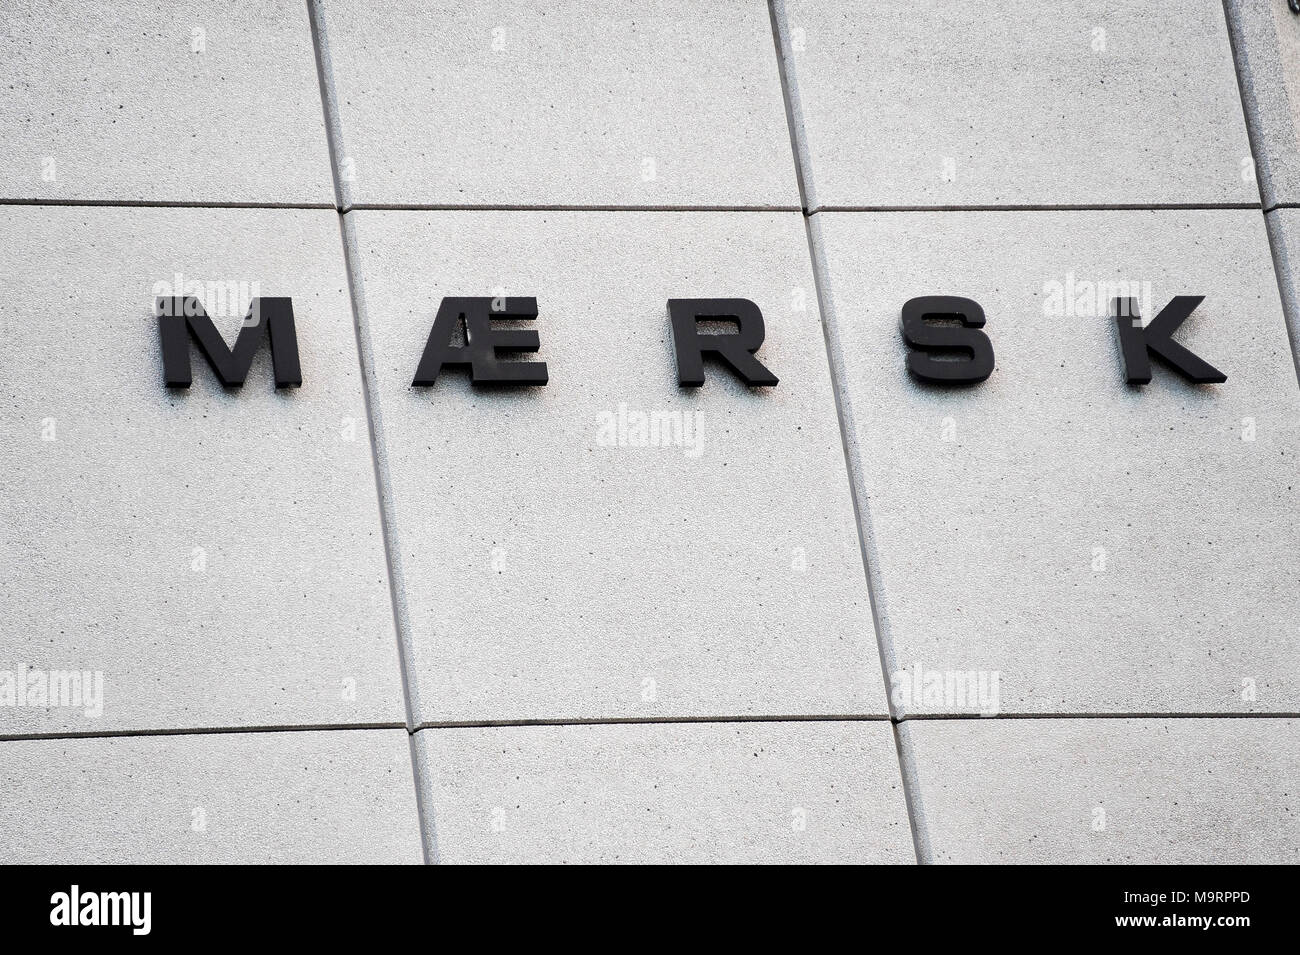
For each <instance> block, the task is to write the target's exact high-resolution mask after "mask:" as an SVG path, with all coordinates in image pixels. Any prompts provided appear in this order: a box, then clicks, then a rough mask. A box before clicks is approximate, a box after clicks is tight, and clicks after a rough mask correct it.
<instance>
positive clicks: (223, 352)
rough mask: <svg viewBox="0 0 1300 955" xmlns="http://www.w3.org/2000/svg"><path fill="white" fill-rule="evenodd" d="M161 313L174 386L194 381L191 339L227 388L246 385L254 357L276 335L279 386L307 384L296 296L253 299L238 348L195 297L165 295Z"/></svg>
mask: <svg viewBox="0 0 1300 955" xmlns="http://www.w3.org/2000/svg"><path fill="white" fill-rule="evenodd" d="M157 314H158V331H159V334H160V336H161V338H162V353H163V377H164V378H165V380H166V382H167V387H168V388H188V387H189V386H190V384H191V383H192V381H193V377H192V374H191V371H190V345H189V340H190V338H191V337H192V338H193V339H194V342H195V344H197V345H198V346H199V351H200V352H202V353H203V357H204V358H206V359H207V360H208V364H209V365H211V366H212V371H213V373H214V374H216V376H217V378H218V379H220V381H221V383H222V384H223V385H225V386H226V387H227V388H237V387H239V386H240V385H242V384H243V383H244V379H245V378H247V377H248V369H249V368H251V367H252V366H253V355H254V354H255V353H256V352H257V349H258V346H260V345H261V344H262V339H263V338H270V339H271V367H272V369H274V371H275V387H277V388H286V387H288V386H290V385H293V386H298V385H301V384H302V368H301V367H300V366H299V364H298V333H297V330H296V329H295V328H294V324H293V299H291V298H255V299H253V300H252V302H251V303H249V307H248V316H247V317H246V318H245V319H244V324H243V327H241V328H240V329H239V335H238V336H237V337H236V338H235V347H234V348H233V349H230V348H227V347H226V342H225V339H223V338H222V337H221V333H220V332H219V331H217V327H216V326H215V325H213V324H212V319H210V318H209V317H208V313H207V312H206V311H205V310H204V308H203V303H202V302H200V301H199V299H198V298H196V297H194V296H192V295H187V296H184V297H181V296H174V297H168V298H163V297H160V298H159V299H158V301H157Z"/></svg>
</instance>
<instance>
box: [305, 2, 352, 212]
mask: <svg viewBox="0 0 1300 955" xmlns="http://www.w3.org/2000/svg"><path fill="white" fill-rule="evenodd" d="M306 3H307V22H308V23H309V24H310V25H311V46H312V50H313V51H314V52H315V54H316V84H317V85H318V86H319V87H320V105H321V112H322V113H324V116H325V144H326V146H327V147H328V149H329V159H330V179H331V180H332V181H333V183H334V208H335V209H336V210H337V211H339V212H343V211H344V209H345V208H346V204H345V202H344V196H343V183H342V182H341V181H340V180H339V155H340V153H341V152H342V150H343V125H342V123H341V122H340V121H339V117H338V114H337V111H336V110H333V109H331V108H330V91H331V90H333V89H334V70H333V68H332V66H331V64H330V63H329V59H328V58H329V53H328V48H327V47H326V45H325V11H324V10H322V9H321V7H320V2H319V0H306Z"/></svg>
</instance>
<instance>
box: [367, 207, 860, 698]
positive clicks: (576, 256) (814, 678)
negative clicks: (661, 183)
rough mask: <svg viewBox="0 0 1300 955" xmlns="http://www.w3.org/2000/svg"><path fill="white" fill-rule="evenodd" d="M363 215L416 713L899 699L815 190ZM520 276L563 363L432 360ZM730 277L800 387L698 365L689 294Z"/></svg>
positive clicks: (518, 286)
mask: <svg viewBox="0 0 1300 955" xmlns="http://www.w3.org/2000/svg"><path fill="white" fill-rule="evenodd" d="M348 219H349V221H352V222H354V223H355V227H356V233H357V239H356V245H357V248H358V255H357V258H356V260H355V261H357V262H358V264H359V274H360V276H361V282H360V285H362V286H364V299H365V303H364V307H363V309H362V316H363V324H364V328H365V332H366V336H367V338H368V340H369V342H370V347H371V348H372V349H373V356H372V363H373V366H374V377H373V382H374V394H373V403H374V407H375V409H376V414H377V418H378V424H377V426H376V427H377V432H378V435H379V438H380V445H381V458H382V460H383V461H384V462H385V463H386V468H387V473H388V486H389V488H390V490H391V500H392V516H391V521H392V526H393V527H394V528H395V542H396V543H395V547H394V554H395V557H396V560H397V563H398V565H399V568H400V569H399V571H398V578H399V598H400V600H401V601H402V602H403V605H404V608H405V615H406V618H407V619H408V621H409V631H410V637H411V641H412V646H411V648H410V649H409V650H408V660H409V661H410V662H411V663H412V666H413V672H412V674H411V679H410V684H411V689H412V692H413V694H414V696H415V697H416V699H415V700H414V702H413V710H414V712H415V713H416V717H417V720H419V721H420V722H463V721H480V720H492V721H502V720H532V719H551V720H573V719H599V718H611V717H614V718H637V717H659V718H668V717H675V718H680V717H702V716H735V715H769V716H784V715H804V714H825V715H850V714H883V713H885V712H886V709H885V700H884V693H883V688H882V683H881V675H880V669H879V663H878V660H877V654H876V644H875V637H874V634H873V631H872V623H871V611H870V605H869V601H868V594H867V589H866V581H865V574H864V571H863V566H862V559H861V552H860V546H859V543H858V539H857V535H856V533H855V529H854V525H853V510H852V499H851V495H850V492H849V486H848V475H847V470H846V467H845V464H844V456H843V447H842V441H841V437H840V432H839V428H838V424H837V419H836V413H835V400H834V397H833V395H832V392H831V385H830V375H829V368H828V364H827V358H826V350H825V341H824V336H823V333H822V329H821V325H820V321H819V316H818V311H817V305H816V295H815V293H814V283H813V278H812V272H811V266H810V263H809V257H808V248H807V242H806V237H805V231H804V226H803V220H802V217H801V216H800V215H799V214H798V213H793V212H791V213H710V212H687V213H680V212H642V213H628V212H558V213H557V212H491V213H475V212H440V213H415V212H359V213H352V214H349V216H348ZM496 294H502V295H511V296H535V297H536V299H537V307H538V311H539V317H538V319H537V320H536V321H535V322H531V323H528V324H530V325H534V326H535V327H536V329H537V330H538V332H539V335H540V338H541V351H540V353H539V354H538V355H537V356H528V357H530V358H534V357H535V358H537V359H541V360H545V361H546V363H547V365H548V368H549V375H550V383H549V384H548V385H546V386H545V387H540V388H538V387H534V388H524V389H519V388H516V389H514V390H500V389H498V390H496V391H490V390H478V391H475V390H474V389H473V387H472V386H471V385H470V384H469V382H468V380H467V376H466V375H465V374H464V373H463V372H457V371H446V372H444V373H443V376H442V377H441V378H440V379H439V380H438V381H437V383H436V384H435V385H434V386H432V387H431V388H413V387H411V381H412V378H413V376H414V372H415V368H416V365H417V363H418V361H419V358H420V355H421V352H422V350H423V348H424V345H425V342H426V340H427V339H428V337H429V333H430V328H431V326H432V324H433V318H434V314H435V312H436V310H437V308H438V303H439V302H440V301H441V299H442V297H443V296H445V295H454V296H466V295H484V296H489V295H496ZM719 295H726V296H743V297H747V298H750V299H752V300H753V301H754V302H755V303H757V305H758V306H759V307H760V308H761V309H762V313H763V316H764V319H765V322H766V329H767V338H766V341H765V342H764V344H763V345H762V347H761V349H759V351H758V357H759V359H760V360H761V361H762V362H764V363H765V364H766V365H767V367H768V368H770V369H771V370H772V371H773V373H775V374H776V375H777V376H778V377H779V378H780V379H781V381H780V384H779V385H777V386H776V387H775V388H767V389H760V388H754V389H749V388H746V387H745V386H743V385H742V384H740V383H739V382H738V381H737V380H735V379H734V378H733V377H732V376H731V375H730V373H729V372H728V371H727V370H726V369H725V368H721V367H716V366H715V367H711V368H710V369H709V371H708V376H709V377H708V381H707V382H706V384H705V386H704V387H702V388H700V389H687V388H682V387H680V386H679V385H678V384H677V369H676V363H675V358H674V353H673V343H672V335H671V332H670V328H669V322H668V315H667V300H668V299H669V298H674V297H675V298H690V297H707V296H719ZM638 416H644V418H643V419H640V423H639V424H638V421H639V419H638ZM653 422H658V425H657V426H654V424H653Z"/></svg>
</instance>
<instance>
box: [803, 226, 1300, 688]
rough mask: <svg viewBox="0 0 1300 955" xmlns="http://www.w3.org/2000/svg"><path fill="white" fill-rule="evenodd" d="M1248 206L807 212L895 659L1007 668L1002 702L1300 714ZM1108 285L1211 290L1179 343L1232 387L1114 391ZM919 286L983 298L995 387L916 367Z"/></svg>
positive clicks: (1262, 244) (1269, 333) (1267, 276)
mask: <svg viewBox="0 0 1300 955" xmlns="http://www.w3.org/2000/svg"><path fill="white" fill-rule="evenodd" d="M1260 219H1261V216H1260V214H1259V213H1258V212H1253V211H1249V210H1217V211H1215V210H1203V211H1159V212H1149V211H1148V212H1115V211H1112V212H998V213H972V212H951V213H941V212H912V213H890V214H863V213H822V214H818V215H817V216H814V217H813V231H814V234H815V236H816V241H817V244H818V247H817V256H818V259H819V261H821V262H822V263H824V266H825V271H824V275H823V276H822V278H823V282H822V288H823V291H824V292H825V294H826V297H827V303H828V305H827V307H828V310H829V312H830V314H829V321H830V326H831V332H832V335H831V338H832V346H833V354H834V357H835V360H836V364H837V369H838V371H839V374H840V376H841V377H840V381H841V384H842V387H843V389H844V390H843V392H842V395H841V398H842V401H843V405H844V409H845V414H846V416H847V419H848V422H849V439H850V448H851V452H852V456H853V459H854V465H855V473H856V474H857V479H858V481H859V499H860V500H861V501H864V502H865V504H866V511H867V525H868V526H867V531H868V533H869V537H870V547H869V551H868V560H869V563H870V565H871V568H872V574H873V577H874V580H875V598H876V609H877V612H878V615H879V620H880V626H881V630H882V637H883V641H884V644H885V646H886V648H887V660H886V663H887V667H888V669H889V671H890V672H891V673H893V672H896V671H898V670H908V671H910V670H912V669H913V668H916V669H917V670H919V671H921V672H925V671H928V670H935V671H940V672H944V671H962V672H966V671H977V672H978V671H986V672H988V673H989V674H992V673H995V672H996V673H999V674H1000V678H999V679H1000V695H1001V701H1000V710H1001V711H1002V712H1035V713H1043V712H1054V713H1081V712H1089V713H1095V712H1101V713H1170V712H1177V713H1227V712H1241V711H1272V712H1287V713H1294V712H1296V711H1297V709H1300V682H1298V681H1297V674H1300V645H1297V643H1296V640H1295V607H1294V605H1293V602H1292V601H1291V600H1290V599H1289V597H1288V596H1287V595H1291V594H1295V593H1297V592H1298V591H1297V586H1298V585H1300V571H1298V570H1297V567H1296V561H1295V555H1296V553H1297V552H1300V528H1297V525H1296V523H1295V522H1294V521H1291V520H1288V519H1286V518H1285V517H1284V516H1283V515H1288V514H1292V513H1294V512H1295V511H1296V508H1297V503H1300V502H1298V501H1297V494H1298V493H1300V482H1297V480H1296V470H1295V467H1294V462H1295V459H1296V457H1297V454H1298V453H1300V393H1298V389H1297V386H1296V373H1295V368H1294V366H1293V364H1292V355H1291V349H1290V345H1289V343H1288V341H1287V336H1286V328H1285V323H1284V320H1283V316H1282V309H1281V305H1280V302H1279V299H1278V294H1277V287H1276V283H1275V280H1274V276H1273V270H1272V268H1271V262H1270V258H1269V247H1268V242H1267V239H1266V236H1265V230H1264V228H1263V225H1262V223H1261V221H1260ZM1119 281H1122V282H1126V283H1130V284H1131V286H1132V288H1131V291H1132V293H1133V295H1134V296H1135V297H1137V298H1138V299H1139V300H1141V299H1142V298H1144V297H1147V298H1149V299H1150V302H1151V305H1150V307H1146V308H1145V311H1144V312H1143V317H1144V318H1145V319H1150V318H1151V317H1152V316H1153V315H1154V314H1155V312H1156V311H1158V310H1159V309H1161V308H1163V307H1164V305H1165V304H1166V303H1167V302H1168V301H1169V299H1170V298H1171V297H1172V296H1174V295H1182V294H1187V295H1191V294H1203V295H1205V296H1206V299H1205V301H1204V302H1203V303H1202V305H1201V306H1200V307H1199V308H1198V309H1197V310H1196V311H1195V312H1194V313H1193V314H1192V316H1191V317H1190V318H1189V319H1188V320H1187V322H1186V324H1184V325H1183V327H1182V329H1181V330H1180V331H1179V333H1178V334H1177V336H1176V337H1177V339H1178V340H1179V341H1181V342H1182V343H1183V344H1185V345H1186V346H1187V347H1188V348H1190V349H1191V350H1192V351H1194V352H1195V353H1197V354H1198V355H1200V356H1201V357H1203V358H1204V359H1206V360H1207V361H1209V362H1211V363H1212V364H1214V365H1215V366H1217V367H1218V368H1220V369H1222V370H1223V371H1225V372H1226V373H1227V375H1228V380H1227V382H1226V383H1224V384H1222V385H1202V386H1193V385H1189V384H1187V383H1186V382H1184V381H1183V380H1182V379H1181V378H1179V377H1178V376H1177V375H1176V374H1174V373H1173V372H1172V371H1169V370H1166V369H1164V368H1163V367H1160V366H1158V365H1157V367H1156V369H1155V377H1154V379H1153V381H1152V382H1151V383H1150V384H1149V385H1147V386H1146V387H1145V388H1141V389H1138V388H1131V387H1129V386H1127V385H1125V384H1124V381H1123V376H1122V373H1121V370H1120V363H1119V357H1118V347H1117V343H1116V333H1115V329H1114V322H1113V320H1112V319H1110V318H1107V317H1105V314H1104V312H1102V313H1098V312H1097V311H1096V309H1095V305H1094V303H1092V302H1091V301H1090V300H1089V298H1088V296H1087V295H1086V294H1085V285H1084V284H1083V283H1085V282H1087V283H1097V282H1119ZM1067 289H1068V293H1067ZM924 294H952V295H962V296H966V297H969V298H973V299H975V300H976V301H977V302H978V303H979V304H980V305H982V306H983V308H984V310H985V313H986V315H987V320H988V324H987V326H986V327H985V330H986V331H987V333H988V335H989V337H990V339H991V340H992V343H993V347H994V350H995V353H996V363H997V367H996V370H995V371H994V372H993V375H992V377H990V378H989V380H988V381H986V382H984V383H983V384H981V385H977V386H975V387H971V388H956V389H943V388H937V387H934V386H925V385H921V384H918V383H915V382H914V381H913V380H912V379H911V378H910V377H909V375H908V374H907V372H906V370H905V365H904V362H905V359H906V354H907V352H906V349H905V347H904V345H903V343H902V340H901V336H900V333H899V314H900V311H901V308H902V305H903V303H904V302H905V301H907V299H909V298H911V297H913V296H916V295H924ZM1104 299H1105V296H1103V300H1104ZM1104 308H1105V305H1104V304H1103V309H1104ZM1062 312H1063V313H1062ZM1058 313H1061V314H1058ZM913 685H915V682H913ZM958 703H960V701H958ZM953 711H959V712H975V711H976V708H975V707H972V706H969V705H952V704H951V703H949V702H948V701H947V700H946V699H945V701H944V703H943V705H928V704H925V703H924V701H922V702H921V703H920V704H918V703H917V701H916V700H915V698H913V699H912V701H911V702H910V704H906V705H903V706H902V707H901V712H904V713H915V712H953Z"/></svg>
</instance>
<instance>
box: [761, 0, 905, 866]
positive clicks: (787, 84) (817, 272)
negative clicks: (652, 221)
mask: <svg viewBox="0 0 1300 955" xmlns="http://www.w3.org/2000/svg"><path fill="white" fill-rule="evenodd" d="M777 2H778V0H768V2H767V12H768V17H769V18H770V20H771V24H772V43H773V46H774V48H775V50H776V62H777V70H778V73H779V74H780V77H781V96H782V99H783V100H784V102H785V120H786V126H787V127H788V130H789V133H790V151H791V153H792V154H793V156H794V168H795V175H796V177H797V178H798V181H799V202H800V205H801V207H802V209H803V225H804V237H805V239H806V240H807V243H808V257H809V263H810V265H811V267H812V274H813V286H814V289H815V292H816V295H817V308H818V311H819V312H820V313H821V325H822V340H823V345H824V347H825V349H826V365H827V370H828V372H829V374H830V381H831V394H832V395H833V397H834V399H835V418H836V421H837V422H838V423H839V428H840V452H841V453H842V454H843V456H844V467H845V470H846V472H847V473H846V477H847V479H848V484H849V498H850V500H851V501H852V502H853V522H854V531H855V532H856V533H857V535H858V550H859V553H860V555H861V557H862V574H863V577H864V579H865V580H864V582H865V585H866V588H867V601H868V603H869V604H870V607H871V625H872V627H873V629H874V630H875V634H876V655H877V656H878V657H879V659H880V670H881V678H882V679H883V681H884V685H885V705H886V707H887V709H888V712H889V718H890V728H891V730H892V731H893V738H894V755H895V757H896V758H897V760H898V775H899V779H900V780H901V782H902V786H903V800H904V802H905V803H906V806H907V824H908V827H909V828H910V829H911V831H912V851H913V852H914V853H916V860H917V862H921V861H922V859H921V848H920V847H921V840H920V832H919V830H918V827H917V822H916V819H917V811H916V806H915V799H914V793H913V792H912V787H911V786H910V784H909V782H908V778H907V772H906V766H905V763H904V759H903V743H902V739H901V736H900V734H899V733H898V731H897V727H896V725H895V724H896V722H897V717H896V716H895V714H894V707H893V702H892V700H891V699H890V693H889V687H890V682H889V660H890V659H891V655H890V654H887V653H886V647H885V631H884V628H883V627H882V626H881V622H880V611H879V609H878V608H877V603H876V592H875V586H874V585H873V583H872V577H871V565H872V561H871V560H870V558H869V556H868V554H869V544H868V540H869V537H870V535H869V534H868V533H867V529H866V527H867V522H868V520H869V515H868V513H867V511H866V509H865V507H864V506H863V505H862V503H861V502H860V501H859V500H858V486H857V481H856V480H855V477H854V471H855V468H854V465H855V456H854V455H853V454H852V453H851V452H850V443H849V429H848V420H847V418H846V415H845V412H844V398H843V396H842V392H843V388H842V386H841V383H840V379H841V375H840V374H839V370H838V369H837V368H836V363H835V357H834V355H835V352H834V349H833V347H832V342H831V330H830V310H829V302H828V300H827V297H826V292H825V289H824V288H823V283H822V278H821V277H822V271H823V269H822V263H821V261H820V260H819V257H818V253H817V243H816V242H814V241H813V234H812V214H810V213H809V211H808V198H807V191H806V188H807V186H806V184H807V181H808V179H807V177H808V173H809V170H806V169H804V165H803V161H802V160H801V158H800V150H799V136H800V133H801V131H802V130H801V127H800V125H799V118H798V116H799V114H798V113H797V112H796V110H795V106H794V83H793V81H792V80H791V77H790V76H789V71H788V70H787V69H786V60H785V56H784V55H783V44H782V37H781V23H780V18H779V17H778V16H777V12H776V4H777ZM786 25H787V26H788V24H786Z"/></svg>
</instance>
